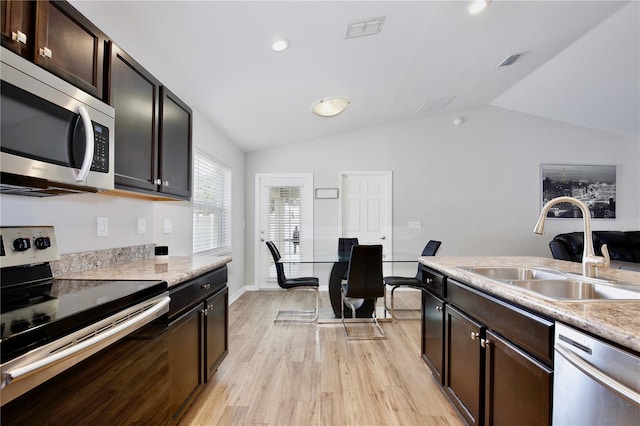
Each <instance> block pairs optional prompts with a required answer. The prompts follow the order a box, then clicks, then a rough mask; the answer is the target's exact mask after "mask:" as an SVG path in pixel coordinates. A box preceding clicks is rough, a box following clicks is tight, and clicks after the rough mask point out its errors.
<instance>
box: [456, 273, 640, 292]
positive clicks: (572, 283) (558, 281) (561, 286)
mask: <svg viewBox="0 0 640 426" xmlns="http://www.w3.org/2000/svg"><path fill="white" fill-rule="evenodd" d="M461 268H462V269H465V270H467V271H469V272H473V273H474V274H478V275H480V276H483V277H485V278H489V279H492V280H496V281H500V282H503V283H505V284H509V285H513V286H515V287H518V288H520V289H522V290H526V291H529V292H533V293H536V294H538V295H540V296H542V297H546V298H548V299H553V300H640V287H638V286H636V285H633V284H626V283H617V282H616V281H614V280H607V279H601V278H589V277H582V276H580V275H576V274H572V273H568V272H563V271H558V270H556V269H550V268H542V267H468V266H462V267H461Z"/></svg>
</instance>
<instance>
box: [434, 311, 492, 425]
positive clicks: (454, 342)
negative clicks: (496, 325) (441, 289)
mask: <svg viewBox="0 0 640 426" xmlns="http://www.w3.org/2000/svg"><path fill="white" fill-rule="evenodd" d="M444 309H445V338H446V345H447V346H446V351H445V354H446V365H445V380H444V382H445V389H446V392H447V394H448V395H449V398H450V399H451V401H452V402H453V404H454V405H455V406H456V408H457V409H458V411H459V412H460V414H462V416H463V417H464V419H465V420H466V421H467V423H469V424H470V425H479V424H482V414H483V413H482V410H483V406H482V387H483V383H484V381H483V375H482V372H483V362H484V353H483V351H482V350H481V347H480V339H481V338H483V337H484V327H483V326H482V325H481V324H479V323H477V322H476V321H474V320H472V319H471V318H469V317H467V316H466V315H464V314H463V313H462V312H460V311H458V310H457V309H455V308H453V307H452V306H451V305H446V306H445V308H444Z"/></svg>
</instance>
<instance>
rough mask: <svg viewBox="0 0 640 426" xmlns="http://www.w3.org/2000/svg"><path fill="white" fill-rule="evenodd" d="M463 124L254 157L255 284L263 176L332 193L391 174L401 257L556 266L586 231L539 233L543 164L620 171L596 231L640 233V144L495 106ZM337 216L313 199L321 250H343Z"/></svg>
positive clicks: (568, 224)
mask: <svg viewBox="0 0 640 426" xmlns="http://www.w3.org/2000/svg"><path fill="white" fill-rule="evenodd" d="M346 113H347V114H348V111H347V112H346ZM457 115H463V116H464V117H465V122H464V123H463V124H462V125H461V126H459V127H456V126H454V125H453V123H452V121H453V118H454V115H452V114H442V115H437V116H430V117H423V118H420V119H416V120H413V121H409V122H403V123H397V124H392V125H387V126H381V127H377V128H371V129H366V130H362V131H358V132H353V133H348V134H341V135H337V136H332V137H326V138H322V139H318V140H315V141H311V142H305V143H300V144H295V145H287V146H281V147H277V148H272V149H266V150H262V151H257V152H252V153H249V154H247V162H246V177H245V180H246V184H247V189H246V194H245V203H246V212H247V214H246V216H245V220H246V223H247V232H246V238H245V243H246V247H247V252H246V262H245V263H246V265H247V277H246V278H247V282H248V283H252V282H253V279H254V274H253V272H254V271H253V270H252V268H251V265H253V264H254V263H253V262H254V249H255V245H256V241H257V238H256V235H255V231H254V223H253V214H254V213H253V212H254V208H255V206H254V188H253V185H254V180H253V176H254V175H255V174H256V173H277V172H311V173H313V174H314V185H315V187H317V188H327V187H329V188H331V187H339V186H340V182H339V172H340V171H357V170H361V171H365V170H377V171H379V170H391V171H393V228H394V230H393V231H394V250H395V251H396V252H404V253H406V252H415V253H416V254H417V253H419V252H420V251H421V250H422V248H423V246H424V244H425V243H426V241H428V240H429V239H437V240H441V241H442V242H443V244H442V246H441V248H440V251H439V253H438V254H440V255H536V256H546V257H550V251H549V248H548V242H549V241H550V240H551V238H552V237H553V236H554V235H555V234H558V233H561V232H570V231H580V230H582V223H581V221H579V220H573V219H564V220H560V219H556V220H550V221H549V223H548V224H547V229H546V234H545V235H544V236H538V235H536V234H534V233H533V231H532V230H533V227H534V225H535V223H536V220H537V218H538V215H539V213H540V207H541V205H540V204H541V202H540V199H541V195H540V187H541V184H540V164H541V163H568V164H613V165H616V166H617V219H616V220H608V221H604V220H595V221H594V222H593V224H592V225H593V229H594V230H599V229H620V230H628V229H638V228H640V215H639V212H640V177H639V172H638V170H639V168H640V167H639V165H640V161H639V159H640V152H639V151H640V147H639V144H638V140H637V139H632V138H627V139H625V138H622V137H619V136H616V135H612V134H609V133H605V132H601V131H596V130H591V129H587V128H584V127H578V126H573V125H568V124H565V123H561V122H557V121H553V120H548V119H544V118H540V117H535V116H532V115H527V114H523V113H517V112H513V111H509V110H505V109H501V108H497V107H482V108H477V109H472V110H467V111H458V112H457V113H456V116H457ZM337 119H340V118H339V117H338V118H337ZM339 209H340V200H315V203H314V218H315V230H314V237H315V240H316V243H315V250H316V251H322V252H327V251H329V252H330V251H332V250H335V249H336V247H337V238H338V234H339V231H338V224H339V219H338V218H339V216H338V215H339ZM409 221H421V222H422V226H423V227H422V229H421V230H409V229H408V222H409Z"/></svg>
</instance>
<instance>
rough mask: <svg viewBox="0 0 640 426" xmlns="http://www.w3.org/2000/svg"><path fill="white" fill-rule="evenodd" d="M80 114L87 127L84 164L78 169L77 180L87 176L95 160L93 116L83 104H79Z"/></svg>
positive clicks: (76, 172) (85, 127)
mask: <svg viewBox="0 0 640 426" xmlns="http://www.w3.org/2000/svg"><path fill="white" fill-rule="evenodd" d="M78 114H80V118H82V123H83V124H84V129H85V131H84V134H85V150H84V159H83V160H82V166H81V167H80V170H76V171H75V173H74V174H75V178H76V180H77V181H83V180H85V179H86V178H87V175H88V174H89V170H90V169H91V163H92V162H93V141H94V134H93V124H91V117H89V112H88V111H87V109H86V108H85V107H84V106H83V105H80V106H78Z"/></svg>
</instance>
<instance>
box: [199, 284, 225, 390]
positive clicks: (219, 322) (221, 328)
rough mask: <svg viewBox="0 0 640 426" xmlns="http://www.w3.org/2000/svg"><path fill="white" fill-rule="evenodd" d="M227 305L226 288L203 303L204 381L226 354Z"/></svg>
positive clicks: (209, 376)
mask: <svg viewBox="0 0 640 426" xmlns="http://www.w3.org/2000/svg"><path fill="white" fill-rule="evenodd" d="M228 305H229V290H228V289H227V288H226V287H225V288H224V289H223V290H221V291H219V292H218V293H216V294H215V295H213V296H211V297H210V298H208V299H207V300H206V301H205V311H206V314H205V322H204V326H205V330H204V335H205V345H204V347H205V355H204V358H205V361H206V362H205V365H204V378H205V381H209V378H211V376H212V375H213V373H215V372H216V370H217V369H218V366H219V365H220V363H221V362H222V360H223V359H224V357H225V356H226V355H227V353H228V348H229V347H228V339H227V330H228V324H229V319H228V318H229V317H228Z"/></svg>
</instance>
